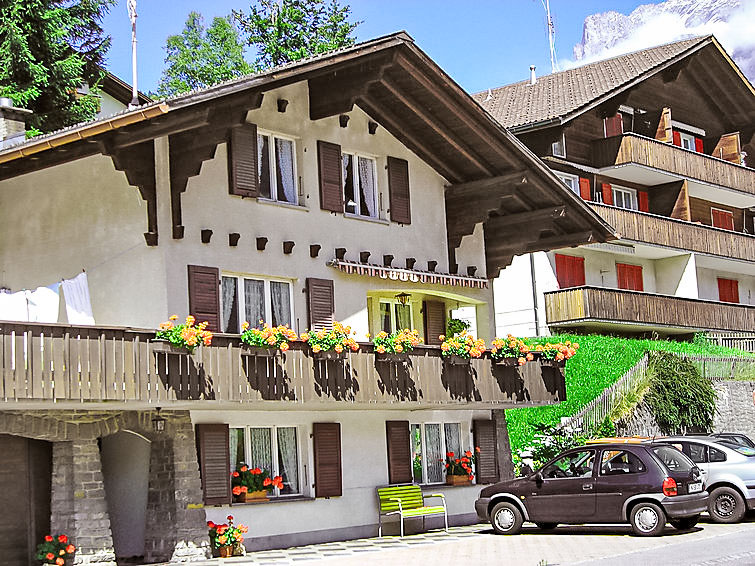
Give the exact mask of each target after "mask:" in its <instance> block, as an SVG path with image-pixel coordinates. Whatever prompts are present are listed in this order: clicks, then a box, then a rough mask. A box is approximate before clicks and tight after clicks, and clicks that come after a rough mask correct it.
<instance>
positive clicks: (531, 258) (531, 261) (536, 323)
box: [530, 252, 540, 336]
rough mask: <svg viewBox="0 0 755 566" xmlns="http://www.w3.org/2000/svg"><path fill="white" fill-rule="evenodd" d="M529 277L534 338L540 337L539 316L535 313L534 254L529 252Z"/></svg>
mask: <svg viewBox="0 0 755 566" xmlns="http://www.w3.org/2000/svg"><path fill="white" fill-rule="evenodd" d="M530 277H531V278H532V307H533V308H532V311H533V312H534V313H535V336H540V316H539V314H538V311H537V309H538V304H537V303H538V301H537V278H536V277H535V254H534V252H530Z"/></svg>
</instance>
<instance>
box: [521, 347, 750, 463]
mask: <svg viewBox="0 0 755 566" xmlns="http://www.w3.org/2000/svg"><path fill="white" fill-rule="evenodd" d="M566 340H570V341H572V342H577V343H578V344H579V350H578V352H577V354H576V355H575V356H574V357H573V358H571V359H570V360H569V361H568V362H567V364H566V370H565V375H566V401H564V402H563V403H560V404H558V405H551V406H546V407H529V408H522V409H509V410H507V411H506V420H507V421H508V429H509V440H510V442H511V449H512V451H513V452H514V453H516V452H518V451H519V450H520V449H521V448H523V447H525V446H527V445H528V444H529V443H530V442H531V441H532V439H533V437H534V434H535V428H534V426H533V425H534V424H536V423H543V424H548V425H556V424H558V423H559V422H560V421H561V417H567V416H571V415H574V414H576V413H578V412H579V410H580V409H582V407H584V406H585V405H586V404H587V403H589V402H590V401H592V400H593V399H595V398H596V397H598V396H599V395H600V394H601V393H602V392H603V390H604V389H606V388H607V387H610V386H611V385H612V384H613V383H615V382H616V381H617V380H618V379H619V378H620V377H621V376H622V375H624V374H625V373H626V372H627V371H628V370H629V369H630V368H632V366H634V365H635V364H636V363H637V362H638V361H639V360H640V359H641V358H642V356H643V355H644V354H645V352H647V351H651V350H662V351H666V352H674V353H677V354H693V355H700V356H747V355H750V356H751V355H752V354H748V353H747V352H743V351H742V350H736V349H732V348H724V347H721V346H713V345H709V344H708V343H704V342H702V343H701V342H672V341H666V340H642V339H629V338H617V337H614V336H601V335H595V334H593V335H575V334H559V335H555V336H548V337H545V338H533V339H532V341H533V342H542V343H545V342H565V341H566Z"/></svg>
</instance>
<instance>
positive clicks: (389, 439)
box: [385, 421, 412, 484]
mask: <svg viewBox="0 0 755 566" xmlns="http://www.w3.org/2000/svg"><path fill="white" fill-rule="evenodd" d="M385 440H386V446H387V449H388V483H391V484H395V483H411V482H412V453H411V450H410V440H409V421H385Z"/></svg>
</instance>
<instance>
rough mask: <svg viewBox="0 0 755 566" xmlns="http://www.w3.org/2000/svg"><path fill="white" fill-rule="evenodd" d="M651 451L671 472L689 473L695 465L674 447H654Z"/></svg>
mask: <svg viewBox="0 0 755 566" xmlns="http://www.w3.org/2000/svg"><path fill="white" fill-rule="evenodd" d="M650 450H651V451H652V452H653V454H655V455H656V456H657V457H658V459H659V460H660V461H661V462H662V463H663V465H664V466H666V468H668V470H669V471H670V472H689V471H691V470H692V468H694V467H695V463H694V462H693V461H692V460H690V459H689V458H687V456H685V455H684V454H683V453H682V452H680V451H679V450H678V449H676V448H674V447H673V446H653V447H652V448H650Z"/></svg>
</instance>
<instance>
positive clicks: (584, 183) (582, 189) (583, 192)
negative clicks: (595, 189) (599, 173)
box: [579, 177, 592, 200]
mask: <svg viewBox="0 0 755 566" xmlns="http://www.w3.org/2000/svg"><path fill="white" fill-rule="evenodd" d="M579 196H581V197H582V198H583V199H584V200H590V199H591V197H592V195H591V194H590V179H587V178H585V177H580V178H579Z"/></svg>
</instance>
